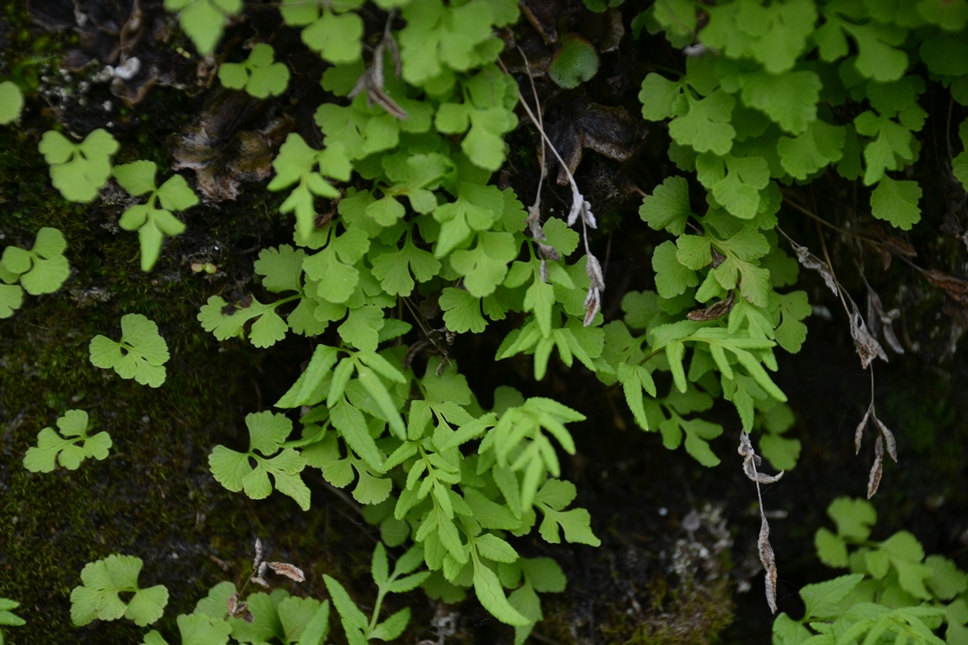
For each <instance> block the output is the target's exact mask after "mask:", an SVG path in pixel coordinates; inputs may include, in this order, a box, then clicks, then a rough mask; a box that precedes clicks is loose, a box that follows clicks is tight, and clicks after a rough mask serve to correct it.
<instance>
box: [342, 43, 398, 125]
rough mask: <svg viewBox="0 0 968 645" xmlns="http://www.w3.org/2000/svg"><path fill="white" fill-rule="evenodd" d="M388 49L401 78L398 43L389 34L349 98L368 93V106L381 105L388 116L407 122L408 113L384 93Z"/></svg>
mask: <svg viewBox="0 0 968 645" xmlns="http://www.w3.org/2000/svg"><path fill="white" fill-rule="evenodd" d="M387 49H389V50H390V56H391V57H392V58H393V69H394V73H395V74H396V76H397V77H398V78H399V77H400V50H399V48H398V47H397V41H395V40H394V39H393V36H392V35H390V34H389V32H387V33H386V34H384V36H383V40H382V41H381V42H380V44H379V45H377V46H376V49H374V50H373V64H372V65H370V67H368V68H367V70H366V71H365V72H363V75H362V76H360V80H358V81H357V82H356V85H355V86H354V87H353V89H352V90H351V91H350V93H349V95H348V96H349V98H353V97H354V96H356V95H357V94H359V93H360V92H363V91H364V90H365V91H366V104H367V105H368V106H370V105H373V104H374V103H375V104H376V105H379V106H380V107H382V108H383V109H384V110H386V112H387V114H390V115H391V116H393V117H396V118H397V119H399V120H401V121H406V120H407V117H408V114H407V111H406V110H404V109H403V108H402V107H400V106H399V105H397V103H396V101H394V100H393V99H391V98H390V97H389V96H388V95H387V93H386V92H384V91H383V81H384V79H383V57H384V55H385V54H386V51H387Z"/></svg>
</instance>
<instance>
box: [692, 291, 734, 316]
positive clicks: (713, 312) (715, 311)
mask: <svg viewBox="0 0 968 645" xmlns="http://www.w3.org/2000/svg"><path fill="white" fill-rule="evenodd" d="M733 297H734V292H733V291H730V292H729V296H728V297H727V298H726V299H725V300H720V301H719V302H716V303H713V304H711V305H709V306H708V307H706V308H705V309H695V310H693V311H690V312H689V313H688V314H686V318H688V319H689V320H697V321H700V322H703V321H707V320H716V319H717V318H722V317H723V316H725V315H726V314H728V313H729V312H730V311H732V309H733Z"/></svg>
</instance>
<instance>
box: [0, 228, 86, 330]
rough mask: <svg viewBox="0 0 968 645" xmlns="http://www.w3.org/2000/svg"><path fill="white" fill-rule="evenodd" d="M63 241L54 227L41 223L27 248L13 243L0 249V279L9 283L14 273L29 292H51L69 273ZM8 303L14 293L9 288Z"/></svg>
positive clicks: (0, 305) (0, 306) (0, 294)
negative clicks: (32, 242)
mask: <svg viewBox="0 0 968 645" xmlns="http://www.w3.org/2000/svg"><path fill="white" fill-rule="evenodd" d="M66 248H67V241H66V240H65V239H64V234H63V233H61V232H60V231H59V230H57V229H56V228H49V227H46V226H45V227H44V228H42V229H40V230H39V231H37V239H36V241H35V242H34V246H33V248H32V249H30V250H29V251H25V250H23V249H21V248H19V247H16V246H8V247H7V248H5V249H4V250H3V259H2V261H0V262H2V265H0V280H2V281H4V282H6V283H7V285H11V284H12V283H13V282H16V281H17V279H18V277H19V279H20V284H21V286H23V288H24V290H25V291H26V292H27V293H29V294H30V295H32V296H37V295H40V294H43V293H54V292H55V291H57V290H58V289H60V287H61V285H62V284H64V281H65V280H67V277H68V276H69V275H70V274H71V266H70V264H68V262H67V258H66V257H64V249H66ZM3 293H4V292H3V290H0V318H5V317H6V316H4V315H3V303H4V302H5V301H4V298H3ZM7 298H8V300H7V301H6V302H8V303H9V304H8V307H11V308H13V309H16V308H17V307H19V306H20V304H19V303H17V305H16V306H13V302H14V301H15V295H14V294H13V292H12V291H11V292H10V293H9V294H8V296H7Z"/></svg>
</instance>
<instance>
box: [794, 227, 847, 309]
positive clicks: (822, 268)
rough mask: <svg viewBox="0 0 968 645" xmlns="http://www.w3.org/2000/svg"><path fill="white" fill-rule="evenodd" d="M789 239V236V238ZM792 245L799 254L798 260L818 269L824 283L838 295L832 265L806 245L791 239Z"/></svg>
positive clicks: (808, 266)
mask: <svg viewBox="0 0 968 645" xmlns="http://www.w3.org/2000/svg"><path fill="white" fill-rule="evenodd" d="M788 239H789V238H788ZM789 242H790V245H791V246H792V247H793V251H794V252H795V253H796V255H797V261H798V262H799V263H800V264H801V265H802V266H803V267H804V268H805V269H811V270H813V271H817V272H818V273H819V274H820V275H821V277H822V278H823V281H824V283H825V284H826V285H827V288H828V289H830V290H831V291H832V292H833V293H834V295H838V294H839V293H840V292H839V291H838V290H837V280H836V279H835V278H834V274H833V273H831V272H830V267H828V266H827V264H826V262H822V261H821V260H820V258H818V257H817V256H816V255H814V254H813V253H811V252H810V249H808V248H807V247H805V246H800V245H799V244H797V243H796V242H794V241H793V240H789Z"/></svg>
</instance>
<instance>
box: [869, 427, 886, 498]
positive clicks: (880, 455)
mask: <svg viewBox="0 0 968 645" xmlns="http://www.w3.org/2000/svg"><path fill="white" fill-rule="evenodd" d="M883 470H884V441H883V440H881V437H880V436H878V437H877V441H875V442H874V464H873V465H872V466H871V474H870V478H868V480H867V499H870V498H871V497H873V496H874V493H876V492H877V487H878V486H880V485H881V475H882V474H883Z"/></svg>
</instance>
